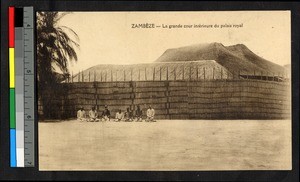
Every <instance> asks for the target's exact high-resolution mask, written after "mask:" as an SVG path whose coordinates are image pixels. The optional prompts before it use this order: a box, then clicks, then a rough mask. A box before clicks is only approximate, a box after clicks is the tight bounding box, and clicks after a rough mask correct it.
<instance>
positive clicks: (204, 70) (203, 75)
mask: <svg viewBox="0 0 300 182" xmlns="http://www.w3.org/2000/svg"><path fill="white" fill-rule="evenodd" d="M203 78H204V80H205V67H203Z"/></svg>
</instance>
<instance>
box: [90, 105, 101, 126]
mask: <svg viewBox="0 0 300 182" xmlns="http://www.w3.org/2000/svg"><path fill="white" fill-rule="evenodd" d="M89 117H90V121H91V122H94V121H100V119H98V113H97V111H96V109H95V107H92V110H90V111H89Z"/></svg>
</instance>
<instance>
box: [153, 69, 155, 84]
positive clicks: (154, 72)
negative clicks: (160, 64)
mask: <svg viewBox="0 0 300 182" xmlns="http://www.w3.org/2000/svg"><path fill="white" fill-rule="evenodd" d="M154 80H155V67H153V81H154Z"/></svg>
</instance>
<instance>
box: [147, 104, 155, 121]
mask: <svg viewBox="0 0 300 182" xmlns="http://www.w3.org/2000/svg"><path fill="white" fill-rule="evenodd" d="M154 116H155V110H154V109H153V108H152V107H151V105H150V106H149V108H148V110H147V118H146V121H148V122H149V121H152V122H155V120H154Z"/></svg>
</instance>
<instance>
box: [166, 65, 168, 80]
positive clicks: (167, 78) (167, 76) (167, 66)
mask: <svg viewBox="0 0 300 182" xmlns="http://www.w3.org/2000/svg"><path fill="white" fill-rule="evenodd" d="M166 79H167V80H169V67H168V66H167V78H166Z"/></svg>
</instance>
